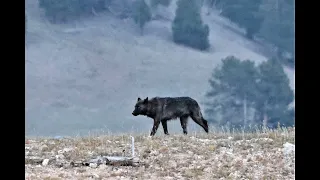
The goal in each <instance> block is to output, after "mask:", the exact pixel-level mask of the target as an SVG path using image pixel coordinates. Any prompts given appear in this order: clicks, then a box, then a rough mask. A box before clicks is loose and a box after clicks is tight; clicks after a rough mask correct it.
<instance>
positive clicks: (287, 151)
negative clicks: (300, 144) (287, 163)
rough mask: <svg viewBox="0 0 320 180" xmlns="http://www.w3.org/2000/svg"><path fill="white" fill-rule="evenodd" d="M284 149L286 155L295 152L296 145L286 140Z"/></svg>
mask: <svg viewBox="0 0 320 180" xmlns="http://www.w3.org/2000/svg"><path fill="white" fill-rule="evenodd" d="M282 151H283V154H285V155H289V154H292V153H294V152H295V145H294V144H291V143H288V142H286V143H285V144H284V145H283V149H282Z"/></svg>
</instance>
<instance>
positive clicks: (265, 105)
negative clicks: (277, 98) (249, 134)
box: [262, 102, 268, 128]
mask: <svg viewBox="0 0 320 180" xmlns="http://www.w3.org/2000/svg"><path fill="white" fill-rule="evenodd" d="M262 124H263V128H266V127H267V124H268V114H267V102H265V103H264V110H263V120H262Z"/></svg>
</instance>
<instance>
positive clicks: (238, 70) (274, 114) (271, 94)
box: [206, 56, 294, 127]
mask: <svg viewBox="0 0 320 180" xmlns="http://www.w3.org/2000/svg"><path fill="white" fill-rule="evenodd" d="M209 83H210V86H211V89H210V91H209V92H208V93H207V97H208V98H209V99H210V102H209V103H208V104H207V105H208V108H207V110H206V113H208V114H209V117H214V118H215V119H219V118H220V120H218V121H217V120H215V121H214V120H211V122H215V123H217V124H219V125H226V124H228V123H229V124H230V125H233V126H238V127H239V126H243V127H247V126H248V125H250V124H251V125H261V124H263V125H264V126H269V127H276V125H277V123H280V124H281V125H284V126H291V125H293V124H294V110H292V109H291V110H290V109H288V105H289V104H290V103H292V101H293V98H294V96H293V91H292V90H291V88H290V86H289V79H288V77H287V75H286V74H285V72H284V70H283V67H282V65H281V64H280V63H279V60H276V59H271V60H268V61H266V62H263V63H262V64H260V65H259V66H258V67H256V66H255V65H254V63H253V62H252V61H250V60H244V61H240V60H239V59H237V58H235V57H233V56H229V57H227V58H225V59H222V65H221V67H217V68H215V69H214V71H213V74H212V78H211V79H210V80H209ZM249 110H250V113H249ZM249 114H250V115H251V117H250V118H249ZM253 115H254V117H252V116H253ZM209 120H210V119H209ZM250 121H251V122H250Z"/></svg>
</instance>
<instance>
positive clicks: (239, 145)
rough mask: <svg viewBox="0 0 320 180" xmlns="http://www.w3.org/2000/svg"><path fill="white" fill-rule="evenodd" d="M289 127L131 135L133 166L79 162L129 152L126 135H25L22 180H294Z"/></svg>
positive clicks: (292, 149)
mask: <svg viewBox="0 0 320 180" xmlns="http://www.w3.org/2000/svg"><path fill="white" fill-rule="evenodd" d="M294 134H295V131H294V128H293V129H292V128H290V129H278V130H273V131H271V130H267V131H265V132H254V133H232V132H223V133H221V132H220V133H219V132H216V133H210V134H203V133H198V134H195V133H194V134H190V135H187V136H184V135H181V134H173V135H170V136H164V135H162V133H160V132H159V133H158V135H157V136H155V137H152V138H150V137H148V135H146V134H144V135H133V136H134V137H135V156H136V158H137V159H139V163H138V164H137V165H136V166H119V165H110V164H109V165H105V164H94V163H91V164H87V165H85V164H83V165H79V162H86V161H87V160H89V159H91V158H94V157H97V156H99V155H102V156H104V155H109V156H131V147H130V146H131V139H130V135H129V134H127V135H118V136H91V137H78V138H60V139H57V138H56V139H54V138H52V139H49V138H37V139H35V138H26V143H25V153H26V155H25V178H26V179H32V180H34V179H47V180H49V179H51V180H53V179H55V180H57V179H70V180H71V179H78V180H81V179H286V180H288V179H294V176H295V155H294V152H295V145H294V144H295V142H294V136H295V135H294Z"/></svg>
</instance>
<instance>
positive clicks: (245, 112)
mask: <svg viewBox="0 0 320 180" xmlns="http://www.w3.org/2000/svg"><path fill="white" fill-rule="evenodd" d="M246 125H247V96H246V95H244V98H243V127H246Z"/></svg>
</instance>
